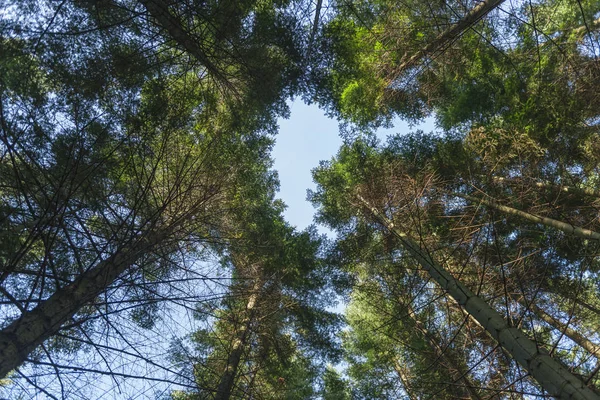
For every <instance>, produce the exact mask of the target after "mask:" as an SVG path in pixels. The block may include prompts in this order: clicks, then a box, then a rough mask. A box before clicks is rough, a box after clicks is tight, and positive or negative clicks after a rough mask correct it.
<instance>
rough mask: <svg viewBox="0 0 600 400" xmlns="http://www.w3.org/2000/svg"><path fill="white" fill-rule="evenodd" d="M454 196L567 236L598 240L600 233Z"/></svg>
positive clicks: (481, 200) (514, 209)
mask: <svg viewBox="0 0 600 400" xmlns="http://www.w3.org/2000/svg"><path fill="white" fill-rule="evenodd" d="M454 195H455V196H457V197H461V198H463V199H465V200H468V201H471V202H473V203H481V204H484V205H486V206H488V207H492V208H495V209H496V210H498V211H502V212H503V213H505V214H508V215H514V216H518V217H521V218H524V219H526V220H528V221H531V222H533V223H536V224H542V225H546V226H547V227H550V228H555V229H558V230H561V231H563V232H565V233H566V234H569V235H573V236H577V237H580V238H584V239H593V240H600V233H598V232H595V231H592V230H590V229H585V228H582V227H580V226H576V225H571V224H568V223H566V222H562V221H558V220H556V219H553V218H548V217H540V216H538V215H535V214H530V213H528V212H525V211H521V210H517V209H516V208H512V207H508V206H505V205H502V204H500V203H498V202H497V201H495V200H492V199H482V198H479V197H474V196H469V195H467V194H462V193H454Z"/></svg>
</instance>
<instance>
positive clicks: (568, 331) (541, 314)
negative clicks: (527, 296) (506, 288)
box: [511, 295, 600, 359]
mask: <svg viewBox="0 0 600 400" xmlns="http://www.w3.org/2000/svg"><path fill="white" fill-rule="evenodd" d="M511 296H512V298H513V299H514V300H515V301H517V302H519V303H521V304H522V305H523V306H527V307H528V308H529V309H530V310H531V311H533V313H534V314H535V316H536V317H538V318H539V319H541V320H542V321H544V322H546V323H547V324H548V325H550V326H551V327H552V328H554V329H556V330H557V331H559V332H562V333H563V334H564V335H565V336H566V337H568V338H569V339H571V340H572V341H573V342H575V343H577V344H578V345H579V346H581V347H583V348H584V349H586V350H587V351H589V352H590V354H591V355H593V356H594V357H596V358H597V359H600V345H597V344H596V343H594V342H592V341H591V340H589V339H588V338H586V337H585V336H583V335H582V334H581V333H579V332H577V331H576V330H575V329H573V328H571V327H570V326H569V325H567V324H565V323H563V322H561V321H560V320H559V319H557V318H554V317H553V316H552V315H550V314H548V313H547V312H546V311H544V310H543V309H542V308H540V307H538V306H537V305H535V304H532V303H530V304H527V305H525V304H524V301H523V300H522V299H519V296H517V295H511Z"/></svg>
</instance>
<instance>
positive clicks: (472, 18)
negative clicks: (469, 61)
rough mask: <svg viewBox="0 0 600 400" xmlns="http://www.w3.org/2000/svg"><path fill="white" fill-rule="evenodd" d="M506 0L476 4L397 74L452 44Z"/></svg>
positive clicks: (486, 0)
mask: <svg viewBox="0 0 600 400" xmlns="http://www.w3.org/2000/svg"><path fill="white" fill-rule="evenodd" d="M503 2H504V0H485V1H482V2H481V3H479V4H478V5H477V6H475V7H474V8H473V9H472V10H471V11H470V12H469V13H468V14H467V15H465V16H464V17H463V18H462V19H461V20H460V21H458V22H457V23H456V24H454V25H452V26H451V27H450V28H449V29H447V30H445V31H444V32H442V33H441V34H439V35H438V37H436V38H435V40H433V41H432V42H431V43H429V44H427V45H426V46H425V47H424V48H422V49H421V50H419V51H418V52H417V53H415V54H414V55H413V56H412V57H410V58H409V59H408V60H406V61H404V62H403V63H402V64H400V66H399V67H398V69H397V70H396V75H397V76H398V75H400V74H401V73H402V72H404V71H405V70H406V69H407V68H410V67H412V66H414V65H415V64H416V63H417V62H419V60H421V59H422V58H424V57H427V56H429V55H431V54H433V53H435V52H437V51H439V50H441V49H442V48H444V47H446V46H448V45H450V44H451V43H452V42H453V41H454V40H456V39H457V38H458V37H459V36H461V35H462V34H463V33H464V32H465V31H466V30H467V29H469V28H470V27H471V26H473V25H474V24H475V23H476V22H477V21H479V20H480V19H482V18H483V17H485V16H486V15H487V14H488V13H489V12H490V11H492V10H493V9H494V8H496V7H498V6H499V5H500V4H502V3H503Z"/></svg>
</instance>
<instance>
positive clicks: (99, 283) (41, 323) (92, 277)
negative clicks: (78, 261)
mask: <svg viewBox="0 0 600 400" xmlns="http://www.w3.org/2000/svg"><path fill="white" fill-rule="evenodd" d="M167 235H168V230H166V229H163V230H157V231H151V232H149V233H147V234H144V235H142V236H140V237H138V238H136V239H135V240H134V241H133V243H131V244H130V245H129V246H125V247H123V248H121V249H120V250H118V251H117V252H116V253H115V254H113V255H111V256H110V257H109V258H107V259H106V260H104V261H102V262H100V263H99V264H98V265H97V266H96V267H94V268H92V269H90V270H88V271H86V272H84V273H83V274H81V275H80V276H79V277H78V278H77V279H75V281H73V282H72V283H70V284H69V285H67V286H65V287H63V288H60V289H58V290H57V291H56V292H54V294H52V296H50V297H49V298H48V299H47V300H44V301H43V302H41V303H40V304H39V305H38V306H37V307H36V308H34V309H32V310H30V311H25V312H23V313H22V314H21V316H20V317H19V319H17V320H16V321H13V322H12V323H11V324H10V325H8V326H7V327H5V328H4V329H2V331H0V378H4V377H5V376H6V375H7V374H8V373H9V372H10V371H12V370H13V369H15V368H17V367H18V366H20V365H21V364H23V362H25V360H26V359H27V357H28V355H29V354H30V353H31V352H32V351H33V350H34V349H35V348H36V347H37V346H39V345H41V344H42V343H43V342H44V340H46V339H48V338H49V337H50V336H52V335H54V334H56V333H57V332H58V330H59V329H60V327H61V326H62V325H63V324H64V323H65V322H66V321H68V320H69V319H70V318H72V317H73V316H74V315H75V314H76V313H77V312H78V311H79V309H80V308H81V307H82V306H84V305H85V304H87V303H89V302H91V301H92V300H94V298H96V297H97V296H98V295H99V294H100V293H102V292H103V291H104V290H105V289H106V287H107V286H109V285H110V284H112V283H113V282H114V281H115V280H116V279H117V277H118V276H119V275H121V274H122V273H123V272H124V271H125V270H126V269H127V268H129V267H130V266H131V265H133V264H134V263H135V262H136V261H137V260H138V259H139V258H140V257H141V256H142V255H144V254H146V253H147V252H148V251H150V250H152V249H153V248H154V247H156V246H157V245H158V244H159V243H161V242H162V241H163V240H164V239H165V238H166V237H167Z"/></svg>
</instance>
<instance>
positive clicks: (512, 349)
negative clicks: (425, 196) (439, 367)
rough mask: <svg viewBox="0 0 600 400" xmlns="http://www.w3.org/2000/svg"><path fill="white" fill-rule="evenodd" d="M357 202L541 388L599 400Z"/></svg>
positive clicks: (578, 399)
mask: <svg viewBox="0 0 600 400" xmlns="http://www.w3.org/2000/svg"><path fill="white" fill-rule="evenodd" d="M356 197H357V199H358V200H359V201H360V202H361V203H362V204H363V205H364V207H366V208H367V209H368V210H369V211H370V213H371V214H372V215H373V217H374V218H375V220H376V221H378V222H379V223H380V224H382V225H383V226H384V227H385V228H386V229H387V230H388V231H389V232H390V233H392V234H394V235H395V236H396V237H397V238H398V239H399V241H400V243H401V244H402V246H403V247H404V248H405V249H406V251H408V253H410V254H411V255H412V256H413V257H414V259H415V260H416V261H417V262H419V264H420V265H421V267H423V269H424V270H425V271H426V272H427V273H428V274H429V276H431V278H432V279H433V280H434V281H436V282H437V283H438V284H439V285H440V286H441V287H442V288H443V289H444V290H446V291H447V292H448V294H449V295H450V296H452V298H453V299H454V301H456V302H457V303H458V304H459V305H460V306H462V307H463V308H464V309H465V311H467V312H468V313H469V314H470V315H471V317H472V318H473V319H474V320H475V321H477V322H478V323H479V324H480V325H481V326H482V327H484V328H485V330H486V331H487V332H488V333H489V334H490V336H492V337H493V338H494V339H495V340H496V341H497V342H498V343H499V344H500V345H501V346H502V347H503V348H504V349H505V350H506V351H507V352H508V353H509V354H510V355H511V356H512V358H513V359H514V360H515V361H517V362H518V363H519V364H521V366H523V368H525V369H526V370H527V371H528V372H529V373H530V374H531V376H532V377H533V378H534V379H535V380H536V381H537V382H538V383H539V384H540V386H541V387H542V389H544V390H546V391H547V392H548V393H550V395H552V396H555V397H557V398H559V399H571V400H592V399H594V400H598V399H600V396H598V395H596V394H595V393H594V392H593V391H592V390H591V389H590V388H588V387H587V386H585V384H584V383H583V382H582V381H581V380H579V379H578V378H576V377H575V376H574V375H573V374H571V373H570V372H569V370H568V369H567V368H565V367H564V366H563V365H562V364H560V363H559V362H558V361H556V360H554V359H553V358H552V357H551V356H550V355H549V354H548V352H546V351H544V350H543V349H540V348H538V347H537V345H536V343H535V342H533V341H532V340H530V339H529V338H528V337H527V336H526V335H525V334H524V333H523V332H522V331H521V330H520V329H517V328H515V327H511V326H509V325H508V323H507V322H506V321H505V320H504V318H503V317H502V316H501V315H500V313H498V312H497V311H496V310H494V309H493V308H492V307H491V306H490V305H489V304H487V303H486V302H485V301H484V300H482V299H481V298H480V297H479V296H477V295H475V293H473V292H472V291H471V290H470V289H468V288H467V287H466V286H464V285H463V284H462V282H460V281H459V280H457V279H454V277H453V276H452V275H451V274H450V273H449V272H448V271H447V270H446V269H445V268H444V267H442V266H441V265H440V264H438V263H437V262H436V261H435V260H433V258H432V257H431V256H430V255H429V254H427V253H425V252H424V251H423V250H422V249H421V248H420V246H419V245H418V244H417V243H416V242H415V241H414V240H412V239H411V238H410V237H409V236H408V235H407V234H406V233H404V232H401V231H399V230H398V229H396V228H395V226H394V223H393V222H391V221H389V220H388V219H387V218H386V217H385V216H383V215H382V214H381V213H380V212H379V211H378V210H377V209H375V208H374V207H371V205H370V204H369V203H368V202H367V201H366V200H365V199H364V198H363V197H362V196H360V195H359V194H357V195H356Z"/></svg>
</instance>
